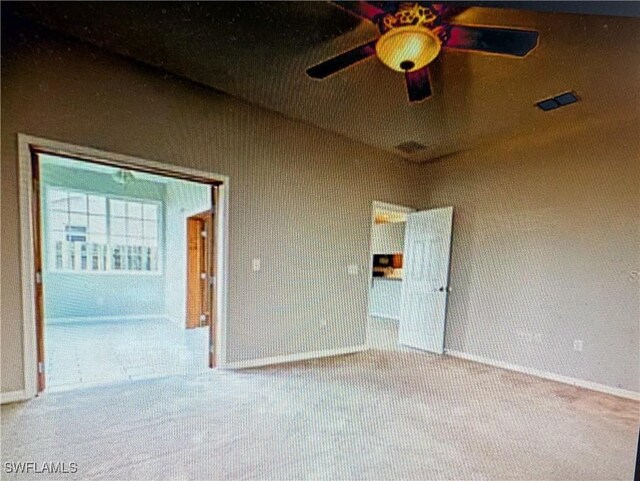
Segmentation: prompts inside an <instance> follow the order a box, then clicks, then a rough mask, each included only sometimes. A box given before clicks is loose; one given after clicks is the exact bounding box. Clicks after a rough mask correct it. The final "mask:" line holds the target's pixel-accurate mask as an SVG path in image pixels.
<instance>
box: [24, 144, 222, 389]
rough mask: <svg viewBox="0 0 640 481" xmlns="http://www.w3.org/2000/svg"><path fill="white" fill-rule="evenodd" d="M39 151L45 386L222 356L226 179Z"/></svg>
mask: <svg viewBox="0 0 640 481" xmlns="http://www.w3.org/2000/svg"><path fill="white" fill-rule="evenodd" d="M29 154H30V167H31V180H32V185H31V187H32V190H31V197H32V202H31V207H32V209H31V220H32V239H33V246H34V250H33V268H34V274H35V276H34V277H35V282H34V286H33V287H34V294H35V295H34V311H33V312H34V317H35V319H34V320H35V340H36V343H35V344H36V345H35V348H36V349H35V353H34V354H35V356H36V357H37V369H36V378H37V392H42V391H44V390H45V388H46V389H47V390H69V389H77V388H83V387H89V386H95V385H102V384H108V383H114V382H124V381H132V380H140V379H148V378H155V377H163V376H168V375H187V374H193V373H198V372H203V371H206V370H207V369H208V368H210V367H214V366H216V365H218V364H220V359H223V357H222V354H223V353H222V352H220V351H222V349H220V346H221V345H222V344H223V343H222V341H223V338H222V335H221V334H222V333H223V331H224V330H223V329H222V326H221V325H220V324H221V321H224V319H223V316H221V313H223V312H224V311H223V309H221V307H222V306H221V300H223V298H222V296H221V294H222V293H223V292H224V291H223V288H224V286H223V285H222V282H223V276H221V275H220V274H221V273H222V269H221V267H222V266H221V264H222V262H224V252H223V249H222V247H223V242H222V228H223V226H224V223H223V222H222V218H221V216H222V215H224V211H223V209H221V208H220V207H221V195H220V194H221V191H223V189H224V182H223V181H222V180H217V179H212V178H206V177H200V176H198V175H190V174H185V173H183V172H179V171H177V172H173V171H170V170H167V169H164V168H162V169H160V168H157V166H151V167H149V165H148V164H152V163H146V162H144V161H143V163H140V164H138V163H133V162H126V161H122V159H118V160H115V161H111V160H109V158H108V156H105V157H104V158H103V157H97V156H95V155H91V156H87V157H83V156H82V155H77V154H76V153H75V152H73V151H71V152H69V153H67V152H65V151H64V149H54V150H48V149H47V148H46V147H44V148H43V147H41V146H36V145H29ZM194 225H195V226H197V228H198V232H197V234H198V236H197V242H196V243H195V246H196V249H195V250H194V249H193V248H192V247H193V243H192V242H191V236H192V235H193V234H192V232H193V231H194V227H193V226H194ZM190 232H191V233H190ZM194 253H195V255H194ZM196 262H197V264H196ZM194 268H197V278H196V276H194V275H193V269H194ZM192 293H197V296H198V299H197V301H198V302H197V306H196V304H195V303H194V300H193V294H192ZM196 310H197V311H198V312H197V313H196ZM194 319H197V320H198V322H197V323H195V324H194V322H193V321H194ZM26 358H27V355H26V354H25V359H26Z"/></svg>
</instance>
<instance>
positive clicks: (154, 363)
mask: <svg viewBox="0 0 640 481" xmlns="http://www.w3.org/2000/svg"><path fill="white" fill-rule="evenodd" d="M45 336H46V337H45V349H46V366H45V372H46V373H47V390H48V391H62V390H69V389H77V388H80V387H89V386H95V385H100V384H108V383H114V382H122V381H128V380H132V379H149V378H157V377H163V376H170V375H182V374H193V373H198V372H203V371H206V370H207V369H208V366H207V362H208V360H207V351H208V342H209V332H208V328H206V327H203V328H198V329H184V328H183V327H181V326H179V325H178V324H176V323H174V322H171V321H169V320H167V319H152V320H148V319H144V320H143V319H139V320H127V321H113V322H109V321H101V322H91V323H90V322H73V323H57V324H47V326H46V332H45Z"/></svg>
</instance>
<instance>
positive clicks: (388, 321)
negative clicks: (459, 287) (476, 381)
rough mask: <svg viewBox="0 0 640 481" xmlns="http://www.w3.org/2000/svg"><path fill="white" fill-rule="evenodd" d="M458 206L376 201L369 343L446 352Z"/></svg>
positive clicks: (389, 347) (374, 205)
mask: <svg viewBox="0 0 640 481" xmlns="http://www.w3.org/2000/svg"><path fill="white" fill-rule="evenodd" d="M452 228H453V207H441V208H436V209H430V210H425V211H415V210H414V209H411V208H407V207H403V206H397V205H392V204H385V203H380V202H374V204H373V213H372V223H371V271H370V272H371V284H370V289H369V324H368V330H367V334H368V337H367V341H368V344H369V345H370V346H372V347H375V348H380V349H399V348H400V346H402V348H411V349H418V350H421V351H427V352H432V353H436V354H443V353H444V347H445V326H446V315H447V302H448V295H449V292H450V290H451V288H450V286H449V268H450V255H451V235H452Z"/></svg>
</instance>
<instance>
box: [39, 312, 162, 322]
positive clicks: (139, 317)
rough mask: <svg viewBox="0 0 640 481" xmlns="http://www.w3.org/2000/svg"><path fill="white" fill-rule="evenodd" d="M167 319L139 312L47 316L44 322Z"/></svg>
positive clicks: (158, 315)
mask: <svg viewBox="0 0 640 481" xmlns="http://www.w3.org/2000/svg"><path fill="white" fill-rule="evenodd" d="M151 319H167V317H166V316H165V315H164V314H139V315H127V316H81V317H48V318H47V319H46V320H45V323H46V324H72V323H74V322H119V321H134V320H141V321H145V320H151Z"/></svg>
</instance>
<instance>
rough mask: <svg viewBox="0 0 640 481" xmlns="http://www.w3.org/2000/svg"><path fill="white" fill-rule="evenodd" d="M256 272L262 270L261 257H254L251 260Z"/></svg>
mask: <svg viewBox="0 0 640 481" xmlns="http://www.w3.org/2000/svg"><path fill="white" fill-rule="evenodd" d="M251 265H252V267H253V271H254V272H258V271H259V270H260V259H253V261H252V262H251Z"/></svg>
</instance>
